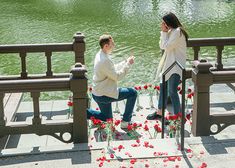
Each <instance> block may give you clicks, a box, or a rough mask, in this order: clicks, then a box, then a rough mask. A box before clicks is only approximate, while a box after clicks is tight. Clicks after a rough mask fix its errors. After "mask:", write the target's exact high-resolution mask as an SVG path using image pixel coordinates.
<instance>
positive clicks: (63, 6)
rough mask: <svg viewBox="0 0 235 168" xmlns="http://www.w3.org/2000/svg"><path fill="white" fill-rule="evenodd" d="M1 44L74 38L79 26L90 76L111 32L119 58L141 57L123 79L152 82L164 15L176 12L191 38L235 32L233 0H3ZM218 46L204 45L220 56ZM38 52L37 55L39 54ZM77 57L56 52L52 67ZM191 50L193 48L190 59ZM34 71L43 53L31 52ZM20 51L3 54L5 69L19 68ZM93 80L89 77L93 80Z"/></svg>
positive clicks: (233, 52) (63, 67) (64, 66)
mask: <svg viewBox="0 0 235 168" xmlns="http://www.w3.org/2000/svg"><path fill="white" fill-rule="evenodd" d="M0 11H1V12H0V44H23V43H53V42H55V43H60V42H72V36H73V34H74V33H75V32H77V31H80V32H82V33H84V35H85V37H86V53H85V57H86V58H85V60H86V65H87V68H88V77H89V79H91V77H92V70H93V59H94V56H95V54H96V52H97V51H98V50H99V46H98V42H97V41H98V38H99V36H100V35H101V34H103V33H110V34H111V35H112V36H113V38H114V40H115V42H116V49H115V51H114V54H113V59H114V61H115V62H118V61H120V60H122V59H123V58H127V57H128V56H129V55H130V54H131V53H133V54H134V56H135V57H136V63H135V65H134V66H133V68H132V70H131V71H130V73H129V74H128V76H127V77H126V78H125V79H124V80H123V81H122V82H120V85H126V86H134V85H136V84H144V83H146V82H149V83H151V82H152V81H153V72H154V71H155V69H156V67H157V64H158V61H159V58H160V49H159V46H158V41H159V31H160V27H159V25H160V22H161V17H162V15H164V14H165V13H166V12H168V11H171V12H174V13H175V14H176V15H177V16H178V17H179V18H180V20H181V22H182V24H183V25H184V26H185V28H186V30H187V31H188V33H189V35H190V38H201V37H229V36H230V37H231V36H233V37H234V36H235V1H234V0H206V1H204V0H34V1H31V0H24V1H22V0H14V1H9V0H0ZM215 55H216V51H215V50H214V48H205V49H202V51H201V57H207V58H208V59H209V60H211V61H212V60H213V59H214V58H215ZM234 57H235V47H226V48H225V50H224V58H225V64H229V62H228V61H227V60H229V59H230V58H234ZM35 58H36V59H35ZM73 60H74V59H73V57H71V56H68V55H67V53H63V54H54V55H53V71H54V72H69V70H70V66H71V65H72V64H73ZM190 60H192V50H190V49H189V51H188V64H190ZM27 63H28V67H27V68H28V72H29V73H44V72H45V71H46V70H45V69H46V68H45V67H46V59H45V56H43V54H29V56H28V57H27ZM19 65H20V59H19V57H18V55H14V54H9V55H1V57H0V73H1V74H19V71H20V66H19ZM89 83H90V80H89Z"/></svg>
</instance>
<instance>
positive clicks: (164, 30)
mask: <svg viewBox="0 0 235 168" xmlns="http://www.w3.org/2000/svg"><path fill="white" fill-rule="evenodd" d="M161 30H162V31H163V32H168V30H169V27H168V26H167V25H166V23H165V22H164V21H163V22H162V23H161Z"/></svg>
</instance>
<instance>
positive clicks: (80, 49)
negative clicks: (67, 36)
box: [73, 32, 85, 65]
mask: <svg viewBox="0 0 235 168" xmlns="http://www.w3.org/2000/svg"><path fill="white" fill-rule="evenodd" d="M73 38H74V41H73V50H74V52H75V63H76V62H80V63H82V64H83V65H85V61H84V52H85V41H84V38H85V36H84V35H83V34H82V33H80V32H77V33H75V34H74V36H73Z"/></svg>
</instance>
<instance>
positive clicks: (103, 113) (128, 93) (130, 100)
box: [87, 88, 137, 122]
mask: <svg viewBox="0 0 235 168" xmlns="http://www.w3.org/2000/svg"><path fill="white" fill-rule="evenodd" d="M92 97H93V99H94V100H95V101H96V103H97V104H98V106H99V108H100V111H95V110H88V113H87V118H90V117H91V116H94V117H95V118H97V119H100V120H102V121H106V120H107V119H109V118H113V113H112V102H116V101H120V100H124V99H127V101H126V107H125V111H124V114H123V118H122V120H123V121H126V122H129V121H131V117H132V113H133V109H134V106H135V102H136V97H137V92H136V90H135V89H133V88H119V96H118V99H114V98H111V97H107V96H95V95H92Z"/></svg>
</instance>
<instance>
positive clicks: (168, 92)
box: [158, 74, 181, 114]
mask: <svg viewBox="0 0 235 168" xmlns="http://www.w3.org/2000/svg"><path fill="white" fill-rule="evenodd" d="M179 84H180V76H179V75H178V74H172V75H171V77H170V78H169V79H168V80H167V81H166V84H165V106H164V107H165V108H166V104H167V98H168V96H170V98H171V102H172V106H173V112H174V114H177V113H179V112H180V111H181V110H180V99H179V95H178V90H177V87H178V85H179ZM162 99H163V87H162V83H160V95H159V99H158V109H162V108H163V105H162Z"/></svg>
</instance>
